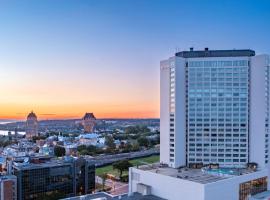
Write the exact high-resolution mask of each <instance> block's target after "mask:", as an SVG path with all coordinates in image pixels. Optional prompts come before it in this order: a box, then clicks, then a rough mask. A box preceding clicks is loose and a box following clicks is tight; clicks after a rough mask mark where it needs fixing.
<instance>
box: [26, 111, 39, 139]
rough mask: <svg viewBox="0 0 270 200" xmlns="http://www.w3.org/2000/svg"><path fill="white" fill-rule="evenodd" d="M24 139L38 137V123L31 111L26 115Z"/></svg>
mask: <svg viewBox="0 0 270 200" xmlns="http://www.w3.org/2000/svg"><path fill="white" fill-rule="evenodd" d="M25 136H26V138H32V137H33V136H38V121H37V116H36V114H35V113H34V112H33V111H32V112H31V113H29V114H28V116H27V120H26V127H25Z"/></svg>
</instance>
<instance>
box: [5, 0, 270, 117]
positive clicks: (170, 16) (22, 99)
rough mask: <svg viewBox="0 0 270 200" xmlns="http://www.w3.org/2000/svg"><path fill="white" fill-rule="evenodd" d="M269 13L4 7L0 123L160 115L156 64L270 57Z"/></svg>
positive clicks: (128, 2) (91, 0)
mask: <svg viewBox="0 0 270 200" xmlns="http://www.w3.org/2000/svg"><path fill="white" fill-rule="evenodd" d="M269 11H270V1H268V0H259V1H256V0H253V1H251V0H245V1H244V0H234V1H233V0H223V1H222V0H204V1H203V0H201V1H199V0H190V1H181V0H179V1H172V0H87V1H86V0H72V1H71V0H62V1H61V0H59V1H55V0H50V1H49V0H42V1H37V0H27V1H21V0H17V1H1V2H0V90H1V91H2V92H1V93H2V95H1V97H0V110H1V109H2V110H4V111H2V112H1V113H0V118H1V116H3V117H4V116H5V117H8V116H16V113H17V114H18V113H26V112H28V110H32V109H34V110H37V112H40V113H41V112H45V110H46V111H48V112H50V113H53V114H55V115H56V116H68V117H75V116H78V115H80V113H82V112H83V111H92V110H93V111H95V112H97V113H98V114H97V115H98V116H120V115H121V116H129V117H136V116H138V117H152V116H153V117H158V115H159V62H160V60H162V59H166V58H167V57H169V56H172V55H173V54H174V53H175V50H176V48H178V49H179V50H187V49H189V47H194V48H195V49H203V48H204V47H209V49H233V48H236V49H243V48H251V49H254V50H256V52H257V53H268V54H270V36H269V33H270V12H269ZM73 105H75V108H76V109H75V110H76V112H75V111H73V110H72V109H66V108H67V107H69V108H70V107H71V106H73ZM76 106H77V107H76ZM59 107H61V109H58V108H59ZM3 108H6V109H3ZM7 108H12V109H9V110H8V109H7ZM101 108H102V109H101ZM50 109H51V110H50ZM17 110H18V111H17ZM117 112H118V113H117ZM119 113H120V114H119ZM18 117H19V116H18Z"/></svg>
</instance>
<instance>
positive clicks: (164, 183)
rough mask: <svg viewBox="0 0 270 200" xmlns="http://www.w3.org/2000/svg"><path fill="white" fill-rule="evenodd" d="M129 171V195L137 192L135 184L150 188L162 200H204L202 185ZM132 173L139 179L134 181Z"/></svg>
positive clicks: (148, 173)
mask: <svg viewBox="0 0 270 200" xmlns="http://www.w3.org/2000/svg"><path fill="white" fill-rule="evenodd" d="M129 171H130V180H129V194H131V193H132V192H136V191H137V183H143V184H145V185H149V186H151V193H152V194H153V195H155V196H158V197H161V198H164V199H168V200H182V199H183V200H204V187H203V185H202V184H199V183H194V182H191V181H187V180H182V179H178V178H173V177H170V176H165V175H162V174H157V173H154V172H149V171H143V170H139V169H136V168H130V170H129ZM134 173H136V174H139V179H137V180H134V179H136V178H134ZM132 176H133V177H132ZM227 200H228V199H227Z"/></svg>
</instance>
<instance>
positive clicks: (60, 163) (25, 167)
mask: <svg viewBox="0 0 270 200" xmlns="http://www.w3.org/2000/svg"><path fill="white" fill-rule="evenodd" d="M70 164H71V163H70V162H63V161H59V160H53V161H50V162H44V163H38V164H36V163H28V162H24V163H16V162H14V167H15V168H17V169H18V170H29V169H41V168H51V167H60V166H65V165H68V166H69V165H70Z"/></svg>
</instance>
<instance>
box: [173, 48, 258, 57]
mask: <svg viewBox="0 0 270 200" xmlns="http://www.w3.org/2000/svg"><path fill="white" fill-rule="evenodd" d="M175 56H178V57H182V58H203V57H251V56H255V51H253V50H251V49H239V50H235V49H233V50H209V49H208V48H205V50H201V51H194V50H193V48H190V51H180V52H177V53H176V54H175Z"/></svg>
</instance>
